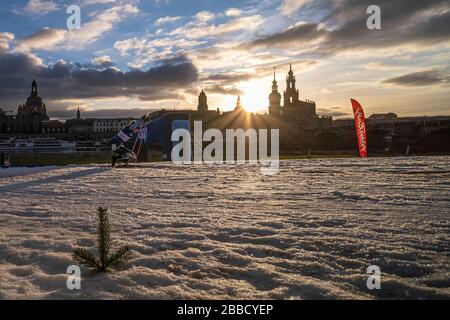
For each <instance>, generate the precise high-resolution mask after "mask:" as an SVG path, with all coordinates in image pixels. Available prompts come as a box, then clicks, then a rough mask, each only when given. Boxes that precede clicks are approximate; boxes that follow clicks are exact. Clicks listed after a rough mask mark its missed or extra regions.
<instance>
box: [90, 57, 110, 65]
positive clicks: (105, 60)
mask: <svg viewBox="0 0 450 320" xmlns="http://www.w3.org/2000/svg"><path fill="white" fill-rule="evenodd" d="M92 62H93V63H94V64H96V65H99V66H101V67H111V66H112V65H113V63H112V61H111V57H110V56H108V55H104V56H100V57H95V58H94V59H93V61H92Z"/></svg>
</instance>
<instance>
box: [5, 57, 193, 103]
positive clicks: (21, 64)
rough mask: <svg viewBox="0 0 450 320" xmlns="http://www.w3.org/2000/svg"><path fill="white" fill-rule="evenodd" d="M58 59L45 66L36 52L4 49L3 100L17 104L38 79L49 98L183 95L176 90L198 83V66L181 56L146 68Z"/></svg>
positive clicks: (174, 96) (150, 97)
mask: <svg viewBox="0 0 450 320" xmlns="http://www.w3.org/2000/svg"><path fill="white" fill-rule="evenodd" d="M84 67H85V66H83V65H80V64H71V63H67V62H63V61H60V62H57V63H55V64H54V65H51V66H43V65H42V64H41V63H40V61H39V60H37V59H36V58H34V57H33V56H32V55H29V54H23V53H7V52H3V53H0V103H1V104H2V105H4V104H5V103H8V102H9V103H11V102H13V103H14V102H15V103H14V104H15V105H17V104H18V103H19V102H21V101H23V100H24V99H25V98H26V97H27V96H28V94H29V86H30V83H31V80H32V79H33V78H35V79H36V80H37V81H38V85H39V90H40V93H41V95H42V96H43V97H44V98H45V99H46V101H49V100H62V99H84V98H114V97H136V98H138V99H141V100H145V101H149V100H162V99H169V98H175V99H176V98H180V96H179V95H176V94H175V93H174V92H175V91H176V90H178V89H180V88H184V87H186V86H189V85H191V84H192V83H195V82H196V81H197V79H198V70H197V68H196V67H195V66H194V65H193V64H192V62H191V61H190V60H188V59H187V58H185V57H177V58H174V59H171V60H164V61H160V62H158V63H156V66H155V67H153V68H151V69H149V70H146V71H142V70H131V71H126V72H124V71H120V70H118V69H115V68H111V67H110V68H103V69H101V70H99V69H94V68H84Z"/></svg>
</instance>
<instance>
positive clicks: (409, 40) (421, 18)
mask: <svg viewBox="0 0 450 320" xmlns="http://www.w3.org/2000/svg"><path fill="white" fill-rule="evenodd" d="M372 2H373V1H371V0H358V1H356V0H339V1H338V0H334V1H332V0H319V1H317V2H315V4H316V5H317V6H319V5H322V10H326V14H325V18H323V19H322V21H321V22H304V23H300V24H296V25H294V26H292V27H290V28H288V29H285V30H282V31H280V32H276V33H273V34H269V35H266V36H263V37H260V38H258V39H256V40H254V41H252V42H250V43H249V47H250V48H255V47H264V48H274V47H275V48H279V49H283V48H288V49H289V50H291V51H292V50H295V49H296V50H297V51H298V49H301V50H302V51H303V52H304V53H310V54H318V55H330V54H337V53H341V52H355V51H359V52H361V51H362V50H372V52H373V50H384V54H385V53H386V51H385V49H386V48H392V49H395V48H398V47H400V46H409V48H410V49H411V48H420V47H421V48H429V45H436V44H437V43H445V42H448V41H450V10H448V6H446V1H445V0H428V1H414V2H411V1H408V0H381V1H378V5H379V6H380V7H381V10H382V29H381V30H375V31H373V30H369V29H368V28H367V27H366V20H367V17H368V15H367V14H366V9H367V7H368V6H369V5H370V4H372Z"/></svg>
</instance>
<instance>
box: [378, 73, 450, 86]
mask: <svg viewBox="0 0 450 320" xmlns="http://www.w3.org/2000/svg"><path fill="white" fill-rule="evenodd" d="M449 82H450V76H449V75H446V74H444V73H443V72H440V71H437V70H428V71H422V72H414V73H410V74H405V75H402V76H400V77H396V78H391V79H386V80H383V83H388V84H395V85H398V86H405V87H421V86H431V85H437V84H444V83H449Z"/></svg>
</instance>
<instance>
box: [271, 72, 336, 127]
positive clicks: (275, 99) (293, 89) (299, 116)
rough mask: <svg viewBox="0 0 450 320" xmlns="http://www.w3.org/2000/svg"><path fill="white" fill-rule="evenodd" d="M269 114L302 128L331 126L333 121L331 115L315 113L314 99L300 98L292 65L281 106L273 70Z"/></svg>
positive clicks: (286, 123) (288, 124) (285, 122)
mask: <svg viewBox="0 0 450 320" xmlns="http://www.w3.org/2000/svg"><path fill="white" fill-rule="evenodd" d="M269 115H271V116H272V117H275V118H279V119H281V121H282V122H283V123H284V124H285V125H287V126H289V127H292V128H296V129H303V130H311V129H327V128H331V126H332V121H333V118H332V117H329V116H319V115H317V112H316V103H315V102H314V101H311V100H308V99H306V100H300V92H299V90H298V89H297V86H296V78H295V76H294V71H293V70H292V65H291V66H290V67H289V72H288V74H287V76H286V91H284V93H283V106H281V94H280V93H279V92H278V83H277V80H276V77H275V72H274V79H273V82H272V93H271V94H270V95H269Z"/></svg>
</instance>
